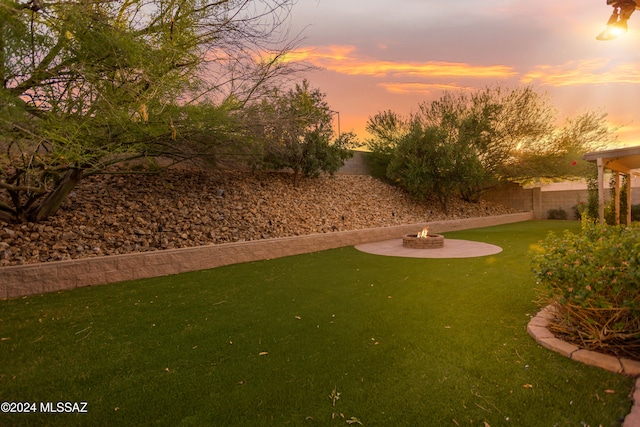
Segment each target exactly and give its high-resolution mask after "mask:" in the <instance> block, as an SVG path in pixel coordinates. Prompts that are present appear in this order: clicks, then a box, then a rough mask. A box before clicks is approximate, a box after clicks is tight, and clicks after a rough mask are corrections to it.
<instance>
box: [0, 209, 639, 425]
mask: <svg viewBox="0 0 640 427" xmlns="http://www.w3.org/2000/svg"><path fill="white" fill-rule="evenodd" d="M564 228H570V229H573V230H579V224H578V223H577V222H564V221H560V222H553V221H544V222H535V221H532V222H525V223H518V224H511V225H504V226H498V227H490V228H482V229H476V230H468V231H461V232H455V233H445V236H446V237H449V238H460V239H470V240H477V241H484V242H488V243H492V244H495V245H499V246H501V247H502V248H503V249H504V251H503V252H502V253H500V254H498V255H494V256H489V257H480V258H468V259H409V258H394V257H382V256H376V255H370V254H365V253H361V252H358V251H357V250H355V249H354V248H352V247H349V248H342V249H336V250H330V251H323V252H318V253H313V254H308V255H300V256H294V257H288V258H282V259H276V260H270V261H263V262H253V263H248V264H239V265H234V266H228V267H222V268H217V269H214V270H208V271H200V272H194V273H188V274H182V275H177V276H170V277H162V278H155V279H147V280H139V281H135V282H127V283H121V284H115V285H108V286H98V287H92V288H82V289H77V290H74V291H68V292H61V293H58V294H49V295H42V296H33V297H28V298H22V299H18V300H12V301H0V339H1V341H0V402H2V401H13V402H38V407H37V409H38V410H39V409H40V403H39V402H60V401H62V402H67V401H68V402H88V405H87V410H88V413H86V414H83V413H81V414H61V413H57V414H41V413H39V414H2V413H0V425H2V426H4V425H34V426H36V425H37V426H41V425H61V426H62V425H64V426H69V425H93V426H100V425H104V426H107V425H170V426H174V425H194V426H203V425H237V426H253V425H264V426H276V425H302V426H305V425H309V426H313V425H320V426H326V425H348V422H349V423H352V425H359V424H358V423H357V422H361V423H362V424H363V425H365V426H366V425H370V426H373V425H393V426H397V425H408V426H418V425H421V426H458V425H460V426H467V425H476V426H483V427H484V426H485V423H486V424H488V425H490V426H492V427H496V426H503V425H513V426H535V427H538V426H581V425H590V426H593V427H595V426H599V425H602V426H615V425H620V423H621V419H622V418H623V417H624V416H625V415H626V414H627V413H628V412H629V411H630V408H631V401H630V400H629V393H630V392H631V390H632V388H633V381H632V380H631V379H629V378H625V377H623V376H620V375H615V374H612V373H609V372H606V371H603V370H601V369H598V368H593V367H588V366H584V365H582V364H580V363H577V362H574V361H571V360H569V359H567V358H564V357H562V356H560V355H558V354H555V353H553V352H551V351H549V350H546V349H544V348H542V347H540V346H538V345H537V344H536V343H535V341H534V340H533V339H532V338H530V337H529V336H528V335H527V332H526V324H527V322H528V320H529V318H530V316H532V315H534V314H535V313H536V311H537V305H536V303H535V302H534V300H535V292H534V289H533V288H534V279H533V275H532V274H531V272H530V267H529V260H530V257H529V256H528V253H527V252H528V250H529V249H530V247H531V246H532V245H535V244H536V243H537V242H538V241H539V240H540V239H542V238H544V236H545V235H546V233H547V230H551V229H553V230H556V231H560V230H562V229H564ZM581 423H583V424H581Z"/></svg>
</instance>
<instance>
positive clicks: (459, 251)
mask: <svg viewBox="0 0 640 427" xmlns="http://www.w3.org/2000/svg"><path fill="white" fill-rule="evenodd" d="M355 248H356V249H357V250H359V251H361V252H366V253H370V254H374V255H384V256H396V257H408V258H473V257H480V256H487V255H495V254H498V253H500V252H502V248H501V247H500V246H496V245H490V244H488V243H483V242H474V241H471V240H458V239H445V241H444V247H442V248H437V249H411V248H405V247H403V246H402V239H393V240H384V241H382V242H373V243H363V244H361V245H356V247H355Z"/></svg>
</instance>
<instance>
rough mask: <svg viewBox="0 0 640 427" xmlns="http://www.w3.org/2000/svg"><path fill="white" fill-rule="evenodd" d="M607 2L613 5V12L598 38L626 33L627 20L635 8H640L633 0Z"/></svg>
mask: <svg viewBox="0 0 640 427" xmlns="http://www.w3.org/2000/svg"><path fill="white" fill-rule="evenodd" d="M607 4H608V5H610V6H613V13H612V14H611V16H610V17H609V21H607V28H605V30H604V31H603V32H601V33H600V34H598V37H596V39H598V40H613V39H616V38H618V37H620V36H622V35H624V34H626V33H627V21H628V20H629V18H631V14H632V13H633V12H634V11H635V10H636V8H640V7H639V6H638V4H637V3H636V1H634V0H607Z"/></svg>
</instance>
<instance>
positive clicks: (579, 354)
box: [527, 305, 640, 427]
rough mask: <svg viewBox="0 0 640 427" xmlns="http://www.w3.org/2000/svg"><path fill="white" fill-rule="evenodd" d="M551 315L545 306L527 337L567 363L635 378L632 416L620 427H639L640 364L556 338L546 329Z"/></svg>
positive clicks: (530, 326) (550, 309)
mask: <svg viewBox="0 0 640 427" xmlns="http://www.w3.org/2000/svg"><path fill="white" fill-rule="evenodd" d="M553 313H554V308H553V307H552V306H551V305H548V306H546V307H545V308H543V309H542V310H541V311H540V312H539V313H538V314H537V315H536V316H535V317H533V318H532V319H531V320H530V321H529V323H528V324H527V332H528V333H529V335H531V336H532V337H533V338H534V339H535V340H536V342H537V343H538V344H540V345H541V346H543V347H545V348H547V349H549V350H551V351H555V352H556V353H560V354H561V355H563V356H565V357H568V358H569V359H572V360H575V361H577V362H581V363H584V364H586V365H589V366H596V367H598V368H602V369H606V370H607V371H610V372H614V373H616V374H622V375H626V376H629V377H633V378H636V385H635V389H634V391H633V402H634V403H633V406H632V407H631V412H630V413H629V415H627V416H626V417H625V419H624V424H623V427H640V362H637V361H635V360H629V359H625V358H622V357H615V356H610V355H607V354H602V353H598V352H595V351H591V350H585V349H582V348H580V347H578V346H576V345H573V344H569V343H567V342H565V341H562V340H561V339H558V338H556V336H555V335H553V333H551V331H549V329H548V328H547V326H548V325H549V320H550V319H551V318H552V317H553Z"/></svg>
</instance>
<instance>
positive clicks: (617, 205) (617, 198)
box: [614, 171, 620, 225]
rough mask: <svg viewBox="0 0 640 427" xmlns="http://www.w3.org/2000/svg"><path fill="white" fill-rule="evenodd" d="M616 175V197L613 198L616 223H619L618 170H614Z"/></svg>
mask: <svg viewBox="0 0 640 427" xmlns="http://www.w3.org/2000/svg"><path fill="white" fill-rule="evenodd" d="M615 177H616V193H615V194H616V199H615V200H614V206H615V210H616V225H620V172H618V171H615Z"/></svg>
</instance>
